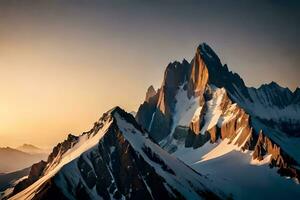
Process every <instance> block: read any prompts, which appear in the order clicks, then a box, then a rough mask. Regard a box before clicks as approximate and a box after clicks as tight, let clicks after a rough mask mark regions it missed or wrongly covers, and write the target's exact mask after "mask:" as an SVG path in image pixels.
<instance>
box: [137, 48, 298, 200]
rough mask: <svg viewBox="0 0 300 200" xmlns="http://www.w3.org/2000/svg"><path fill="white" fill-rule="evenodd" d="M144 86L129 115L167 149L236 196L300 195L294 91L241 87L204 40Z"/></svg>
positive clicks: (276, 197)
mask: <svg viewBox="0 0 300 200" xmlns="http://www.w3.org/2000/svg"><path fill="white" fill-rule="evenodd" d="M150 88H152V86H150ZM150 88H149V89H148V91H147V94H146V100H145V102H144V103H143V104H142V105H141V106H140V108H139V110H138V113H137V115H136V119H137V121H138V123H140V124H141V125H142V126H143V127H144V128H145V129H147V130H148V131H149V136H150V137H151V138H153V139H154V140H155V141H156V142H157V143H159V144H160V145H161V146H162V147H163V148H164V149H166V150H167V151H168V152H169V153H171V154H173V155H175V156H177V157H178V158H179V159H181V160H182V161H184V162H185V163H186V164H188V165H189V166H191V167H192V168H193V169H195V170H196V171H198V172H204V173H207V175H208V176H209V177H210V178H212V179H214V180H215V181H220V184H222V185H225V186H224V187H223V188H224V189H226V190H228V191H231V192H233V194H234V195H233V196H234V197H236V198H238V199H264V198H266V197H270V196H272V197H273V198H275V199H281V198H283V197H284V196H286V195H290V194H293V195H295V199H297V198H299V197H300V192H299V191H300V190H299V186H298V184H297V183H298V181H299V175H300V171H299V169H300V165H299V164H300V151H299V147H300V138H299V137H298V136H299V130H300V127H299V126H300V109H299V97H298V96H299V89H297V90H296V91H295V92H291V91H290V90H289V89H287V88H282V87H280V86H279V85H278V84H276V83H274V82H272V83H270V84H268V85H263V86H261V87H260V88H258V89H256V88H248V87H246V86H245V84H244V81H243V80H242V79H241V78H240V76H239V75H238V74H235V73H232V72H230V71H229V70H228V67H227V65H222V64H221V62H220V59H219V58H218V56H217V55H216V54H215V53H214V51H213V50H212V49H211V48H210V47H209V46H208V45H207V44H201V45H200V46H199V47H198V48H197V51H196V53H195V56H194V58H193V60H192V61H191V62H190V63H189V62H187V61H186V60H183V61H182V62H177V61H176V62H173V63H170V64H169V65H168V66H167V69H166V71H165V74H164V80H163V83H162V86H161V87H160V88H159V89H158V90H157V91H155V92H153V89H150ZM149 91H151V92H149ZM268 165H269V166H268ZM269 167H270V168H272V169H269ZM276 171H277V172H278V173H279V174H280V175H282V176H285V177H288V178H292V179H293V181H291V180H286V178H282V177H280V176H279V174H276V173H274V172H276ZM247 173H249V177H248V176H247V175H245V174H247ZM217 174H218V175H217ZM241 177H245V178H243V179H242V178H241ZM268 179H269V180H270V181H267V180H268ZM261 180H264V181H261ZM271 180H274V181H271ZM257 182H259V183H257ZM295 182H296V183H295ZM247 186H249V188H247ZM245 188H247V189H245ZM274 189H276V190H274ZM253 190H254V191H253ZM296 197H297V198H296Z"/></svg>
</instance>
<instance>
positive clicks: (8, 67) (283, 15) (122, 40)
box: [0, 0, 300, 147]
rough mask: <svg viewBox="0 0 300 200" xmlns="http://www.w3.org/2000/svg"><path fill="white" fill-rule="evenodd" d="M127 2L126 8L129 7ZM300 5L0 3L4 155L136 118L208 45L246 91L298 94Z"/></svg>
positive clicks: (0, 107)
mask: <svg viewBox="0 0 300 200" xmlns="http://www.w3.org/2000/svg"><path fill="white" fill-rule="evenodd" d="M121 2H122V3H121ZM299 23H300V4H299V3H298V2H297V1H285V0H278V1H272V0H268V1H262V0H261V1H243V0H242V1H234V0H229V1H216V0H215V1H214V0H212V1H211V0H210V1H164V2H162V1H151V3H150V2H147V1H127V0H125V1H119V2H118V1H110V3H108V1H107V2H102V1H76V0H75V1H68V2H67V1H58V0H52V1H49V2H48V1H21V0H20V1H16V0H14V1H12V0H3V1H1V2H0V91H1V98H0V146H8V145H9V146H17V145H20V144H22V143H32V144H35V145H39V146H42V147H43V146H46V147H48V146H49V147H50V146H52V145H53V144H56V143H57V142H59V141H61V140H63V139H64V138H65V137H66V135H67V134H68V133H75V134H79V133H81V132H82V131H85V130H88V129H89V128H91V126H92V124H93V122H94V121H96V120H97V119H98V118H99V117H100V116H101V115H102V113H103V112H105V111H107V110H108V109H110V108H111V107H113V106H115V105H120V106H122V107H124V108H125V109H126V110H128V111H131V110H136V109H137V108H138V106H139V104H140V103H142V101H143V99H144V95H145V92H146V89H147V87H148V86H149V85H151V84H153V85H154V86H155V87H156V88H157V87H159V86H160V84H161V81H162V77H163V72H164V69H165V67H166V66H167V64H168V63H169V62H170V61H174V60H180V61H181V60H182V59H183V58H186V59H188V60H190V59H191V58H192V57H193V55H194V52H195V48H196V47H197V45H198V44H199V43H201V42H206V43H208V44H209V45H210V46H211V47H212V48H213V49H214V50H215V51H216V52H217V54H218V55H219V56H220V58H221V60H222V62H223V63H227V64H228V66H229V68H230V69H231V70H233V71H235V72H237V73H239V74H240V75H241V77H243V79H244V81H245V82H246V85H248V86H255V87H257V86H259V85H260V84H262V83H268V82H271V81H272V80H274V81H276V82H278V83H279V84H280V85H282V86H284V87H289V88H291V90H294V89H295V88H296V87H297V86H299V85H300V83H299V82H300V81H299V80H300V79H299V74H300V73H299V72H300V70H299V63H300V55H299V52H300V45H299V44H300V39H299V36H300V28H299Z"/></svg>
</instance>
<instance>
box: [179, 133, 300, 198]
mask: <svg viewBox="0 0 300 200" xmlns="http://www.w3.org/2000/svg"><path fill="white" fill-rule="evenodd" d="M228 141H229V140H228V139H224V140H222V141H220V140H219V141H218V142H217V143H214V144H211V143H210V142H207V143H206V144H204V145H203V146H202V147H200V148H197V149H193V148H185V147H184V146H181V147H179V148H178V149H177V151H175V152H174V153H173V155H174V156H176V157H178V158H179V159H180V160H182V161H183V162H184V163H186V164H188V165H189V166H190V167H192V168H193V169H194V170H196V171H197V172H199V173H202V174H204V175H206V176H207V177H208V178H209V179H211V180H213V181H214V183H216V184H217V185H219V186H221V188H222V189H223V190H224V191H225V192H227V193H229V194H232V197H233V199H245V200H253V199H272V200H281V199H287V198H288V199H295V200H296V199H299V198H300V189H299V187H300V185H299V184H297V183H296V182H295V180H293V179H288V178H286V177H281V176H279V174H278V173H277V168H272V169H271V168H270V167H269V165H268V161H269V160H270V155H267V156H265V157H264V159H263V160H262V161H258V160H253V159H252V152H250V151H245V152H242V151H241V150H240V147H238V146H237V145H234V141H233V142H231V143H230V144H228Z"/></svg>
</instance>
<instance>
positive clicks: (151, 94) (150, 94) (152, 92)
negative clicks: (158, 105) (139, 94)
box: [145, 85, 156, 102]
mask: <svg viewBox="0 0 300 200" xmlns="http://www.w3.org/2000/svg"><path fill="white" fill-rule="evenodd" d="M155 95H156V90H155V89H154V87H153V85H151V86H150V87H149V88H148V89H147V93H146V98H145V101H146V102H149V101H150V98H152V97H154V96H155Z"/></svg>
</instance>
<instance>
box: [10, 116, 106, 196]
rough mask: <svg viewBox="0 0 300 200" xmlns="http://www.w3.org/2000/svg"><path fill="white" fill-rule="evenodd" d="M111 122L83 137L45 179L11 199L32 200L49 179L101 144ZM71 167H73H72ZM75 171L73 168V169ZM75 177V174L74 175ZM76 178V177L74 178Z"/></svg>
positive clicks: (42, 178)
mask: <svg viewBox="0 0 300 200" xmlns="http://www.w3.org/2000/svg"><path fill="white" fill-rule="evenodd" d="M110 124H111V121H109V122H106V123H105V125H104V126H103V127H102V128H101V129H100V130H99V132H98V133H97V134H95V135H93V134H92V135H90V137H88V136H87V135H83V136H81V137H80V139H79V142H78V143H77V144H76V145H74V147H73V148H71V149H69V150H68V151H67V152H66V153H65V154H64V155H63V157H62V159H61V161H60V162H59V163H58V165H56V166H53V168H51V170H49V171H47V174H45V175H44V176H43V177H41V178H40V179H39V180H37V181H36V182H34V183H33V184H32V185H30V186H29V187H28V188H26V189H25V190H23V191H21V192H20V193H18V194H16V195H14V196H13V197H11V198H10V199H12V200H13V199H22V200H26V199H32V197H33V196H34V195H35V192H36V191H37V190H38V188H39V187H40V186H41V185H42V184H43V183H45V182H46V181H47V180H48V179H50V178H51V177H53V176H54V175H55V174H56V173H57V172H58V171H59V170H60V169H61V168H62V167H63V166H65V165H66V164H68V163H70V162H71V161H73V160H74V159H76V158H78V157H79V156H80V155H81V154H82V153H83V152H85V151H87V150H89V149H92V148H93V147H94V146H96V145H97V144H98V142H99V140H100V139H101V138H102V137H103V135H104V134H105V133H106V131H107V128H108V127H109V126H110ZM69 167H72V165H70V166H69ZM72 169H73V168H72ZM73 175H74V176H75V174H73ZM74 178H76V177H74Z"/></svg>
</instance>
